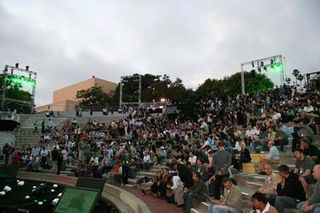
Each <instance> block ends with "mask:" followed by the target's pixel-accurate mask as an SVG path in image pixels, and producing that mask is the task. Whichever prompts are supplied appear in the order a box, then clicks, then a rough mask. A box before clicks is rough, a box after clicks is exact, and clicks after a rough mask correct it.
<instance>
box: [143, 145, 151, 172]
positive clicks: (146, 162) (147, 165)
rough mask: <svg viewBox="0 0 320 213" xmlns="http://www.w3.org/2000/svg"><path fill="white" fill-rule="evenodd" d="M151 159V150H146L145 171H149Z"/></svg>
mask: <svg viewBox="0 0 320 213" xmlns="http://www.w3.org/2000/svg"><path fill="white" fill-rule="evenodd" d="M150 159H151V157H150V154H149V152H148V151H147V150H146V151H144V156H143V165H142V166H143V170H145V171H148V170H149V167H150V165H149V163H150Z"/></svg>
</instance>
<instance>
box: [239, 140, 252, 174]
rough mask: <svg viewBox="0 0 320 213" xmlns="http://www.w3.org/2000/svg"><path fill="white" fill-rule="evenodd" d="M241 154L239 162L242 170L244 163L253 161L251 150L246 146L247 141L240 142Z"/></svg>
mask: <svg viewBox="0 0 320 213" xmlns="http://www.w3.org/2000/svg"><path fill="white" fill-rule="evenodd" d="M240 148H241V149H240V156H239V162H238V164H239V165H238V166H239V167H238V169H239V170H242V163H249V162H250V161H251V155H250V151H249V150H248V149H247V147H246V143H245V142H243V141H242V142H241V143H240Z"/></svg>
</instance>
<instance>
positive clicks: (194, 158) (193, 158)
mask: <svg viewBox="0 0 320 213" xmlns="http://www.w3.org/2000/svg"><path fill="white" fill-rule="evenodd" d="M188 161H189V162H190V163H191V165H192V166H195V165H196V162H197V156H195V155H193V153H192V152H189V160H188Z"/></svg>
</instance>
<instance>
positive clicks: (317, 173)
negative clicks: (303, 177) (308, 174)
mask: <svg viewBox="0 0 320 213" xmlns="http://www.w3.org/2000/svg"><path fill="white" fill-rule="evenodd" d="M313 176H314V179H316V180H318V182H317V185H316V188H315V189H314V191H313V194H312V195H311V197H310V199H308V200H307V201H306V202H301V203H299V204H298V206H297V208H298V209H299V210H300V212H312V213H320V164H318V165H316V166H315V167H314V168H313Z"/></svg>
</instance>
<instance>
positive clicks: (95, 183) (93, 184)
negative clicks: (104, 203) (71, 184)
mask: <svg viewBox="0 0 320 213" xmlns="http://www.w3.org/2000/svg"><path fill="white" fill-rule="evenodd" d="M104 184H105V180H104V179H98V178H88V177H80V178H78V181H77V183H76V187H82V188H88V189H95V190H97V191H98V192H99V194H98V197H100V196H101V193H102V190H103V188H104Z"/></svg>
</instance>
